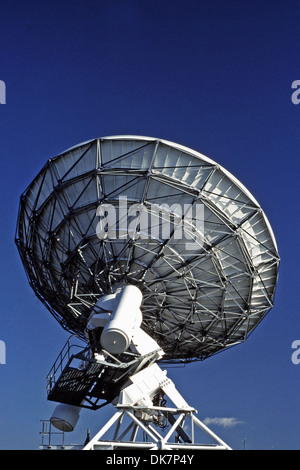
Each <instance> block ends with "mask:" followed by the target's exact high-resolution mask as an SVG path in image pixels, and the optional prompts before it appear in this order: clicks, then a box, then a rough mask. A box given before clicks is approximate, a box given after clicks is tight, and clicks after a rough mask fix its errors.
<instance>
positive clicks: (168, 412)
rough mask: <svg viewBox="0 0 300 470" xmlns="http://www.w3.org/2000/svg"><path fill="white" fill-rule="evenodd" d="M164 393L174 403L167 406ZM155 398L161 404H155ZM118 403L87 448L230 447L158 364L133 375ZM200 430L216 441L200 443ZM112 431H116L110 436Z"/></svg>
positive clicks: (159, 448) (179, 448)
mask: <svg viewBox="0 0 300 470" xmlns="http://www.w3.org/2000/svg"><path fill="white" fill-rule="evenodd" d="M164 397H166V398H167V399H169V400H170V401H171V403H172V405H173V406H166V403H167V400H166V399H165V398H164ZM155 400H157V401H158V405H154V403H155ZM115 407H116V408H117V411H116V413H115V414H114V415H113V416H112V418H111V419H109V421H108V422H107V423H106V424H105V425H104V426H103V427H102V429H100V431H99V432H98V433H97V434H96V435H95V436H94V438H92V439H91V440H90V441H89V442H88V443H87V444H86V446H85V447H84V449H83V450H120V449H133V448H134V449H148V450H175V449H176V450H183V449H184V450H187V449H193V450H207V449H209V450H230V447H229V446H228V445H227V444H226V443H225V442H224V441H223V440H222V439H221V438H219V437H218V436H217V435H216V434H215V433H214V432H212V431H211V430H210V429H209V428H208V427H207V426H206V425H205V424H204V423H202V422H201V421H200V420H199V419H198V418H197V417H196V416H195V413H196V410H195V409H193V408H191V407H190V406H189V405H188V404H187V402H186V401H185V400H184V399H183V397H182V396H181V394H180V393H179V392H178V391H177V389H176V387H175V385H174V383H173V382H172V380H170V379H169V378H168V377H167V376H166V371H162V370H161V369H160V367H159V366H158V365H157V364H152V365H150V366H149V367H147V368H146V369H143V370H141V371H139V372H138V373H136V374H134V375H132V376H131V377H130V378H129V381H128V385H127V386H126V387H125V388H123V390H122V391H121V393H120V395H119V397H118V401H117V403H115ZM126 418H127V419H126ZM114 426H115V427H114ZM196 430H197V431H199V430H200V431H201V432H202V433H203V432H204V434H206V435H207V436H209V438H210V441H212V443H209V444H207V443H206V444H200V443H198V442H197V438H198V433H196V432H195V431H196ZM110 431H113V433H112V434H111V437H110V438H109V432H110ZM105 437H106V439H105Z"/></svg>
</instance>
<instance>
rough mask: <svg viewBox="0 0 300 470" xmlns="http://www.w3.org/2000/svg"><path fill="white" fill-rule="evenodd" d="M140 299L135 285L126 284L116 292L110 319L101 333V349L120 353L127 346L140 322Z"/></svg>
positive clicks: (140, 295) (140, 294) (141, 297)
mask: <svg viewBox="0 0 300 470" xmlns="http://www.w3.org/2000/svg"><path fill="white" fill-rule="evenodd" d="M142 300H143V296H142V293H141V291H140V290H139V289H138V288H137V287H136V286H126V287H124V288H123V290H122V291H121V292H120V294H118V299H117V303H116V308H115V310H114V312H113V315H112V319H111V320H110V321H109V322H108V323H107V324H106V325H105V327H104V329H103V332H102V335H101V345H102V347H103V349H105V350H106V351H108V352H110V353H112V354H120V353H122V352H123V351H125V350H126V349H127V348H128V347H129V345H130V341H131V339H132V336H133V332H134V329H135V328H138V327H139V326H140V325H141V323H142V312H141V310H140V306H141V303H142Z"/></svg>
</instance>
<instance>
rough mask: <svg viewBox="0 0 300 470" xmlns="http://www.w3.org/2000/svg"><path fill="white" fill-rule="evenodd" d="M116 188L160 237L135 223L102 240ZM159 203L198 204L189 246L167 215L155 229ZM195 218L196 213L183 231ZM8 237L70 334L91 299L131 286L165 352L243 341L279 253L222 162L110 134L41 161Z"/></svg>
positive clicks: (202, 353) (262, 306)
mask: <svg viewBox="0 0 300 470" xmlns="http://www.w3.org/2000/svg"><path fill="white" fill-rule="evenodd" d="M124 196H126V199H127V203H128V206H129V207H132V206H133V204H137V203H139V204H140V208H141V210H142V211H144V214H147V216H148V217H149V220H150V219H151V217H152V220H154V219H155V217H156V219H155V220H156V223H157V225H158V228H159V229H160V231H159V234H160V235H159V236H157V237H155V238H149V237H145V236H144V235H143V233H142V232H141V225H140V224H139V223H135V226H134V233H131V236H127V237H125V236H123V237H117V238H114V239H110V238H109V237H102V238H101V237H99V233H97V224H98V223H99V216H98V215H97V210H98V208H99V206H101V205H103V204H110V205H112V206H115V207H116V206H117V204H118V202H119V201H120V198H122V197H123V198H124ZM163 203H164V204H165V205H169V207H171V206H173V205H174V204H177V207H181V208H182V210H184V207H185V206H184V205H185V204H188V205H190V206H195V205H196V204H202V205H203V206H204V233H203V243H201V244H199V246H197V247H196V249H194V250H193V251H187V250H186V249H185V246H186V245H185V243H186V241H187V240H186V239H184V238H182V239H177V238H176V237H175V231H176V223H177V222H176V220H175V217H173V218H172V217H171V218H170V224H171V226H170V228H171V231H170V235H169V236H168V237H165V238H164V237H163V236H162V234H161V231H162V230H161V229H162V225H163V214H162V213H161V214H160V215H159V217H158V216H157V212H156V211H154V209H153V208H154V207H157V205H158V206H160V205H162V204H163ZM183 213H184V212H182V214H183ZM197 227H198V225H197V220H196V218H194V219H193V221H192V223H191V227H190V229H191V233H196V232H197ZM120 228H121V218H119V219H118V220H117V221H116V223H115V227H114V229H115V230H116V231H118V230H119V229H120ZM16 243H17V246H18V249H19V252H20V255H21V258H22V261H23V264H24V267H25V271H26V273H27V275H28V278H29V282H30V284H31V286H32V288H33V290H34V291H35V293H36V295H37V296H38V298H39V299H40V300H41V301H42V302H43V303H44V304H45V305H46V307H47V308H48V309H49V310H50V312H51V313H52V314H53V315H54V317H55V318H56V319H57V320H58V321H59V322H60V324H61V325H62V326H63V327H64V328H65V329H67V330H68V331H71V332H74V333H76V334H78V335H82V336H83V331H84V328H85V326H86V322H87V318H88V317H89V314H90V312H91V310H92V308H93V306H94V305H95V302H96V301H97V299H98V298H99V297H101V296H102V295H105V294H109V293H112V292H114V289H115V286H116V285H120V284H128V283H129V284H134V285H137V286H138V287H139V288H140V289H141V291H142V293H143V298H144V301H143V305H142V312H143V324H142V328H143V329H144V330H145V331H146V332H147V333H148V334H149V335H150V336H152V337H153V338H154V339H155V340H156V341H157V342H158V344H159V346H160V347H162V348H163V350H164V352H165V359H169V360H186V361H191V360H203V359H205V358H207V357H209V356H211V355H213V354H215V353H217V352H219V351H221V350H223V349H224V348H227V347H229V346H232V345H233V344H237V343H240V342H241V341H244V340H245V339H246V338H247V337H248V335H249V334H250V333H251V332H252V331H253V330H254V328H255V327H256V326H257V325H258V324H259V322H260V321H261V320H262V319H263V318H264V316H265V315H266V314H267V312H268V311H269V310H270V308H272V306H273V299H274V295H275V286H276V282H277V274H278V266H279V256H278V252H277V247H276V242H275V238H274V235H273V233H272V230H271V228H270V225H269V223H268V221H267V219H266V217H265V214H264V213H263V211H262V209H261V207H260V206H259V204H258V203H257V201H256V200H255V199H254V198H253V196H252V195H251V194H250V193H249V192H248V191H247V190H246V188H244V187H243V186H242V184H241V183H239V182H238V181H237V180H236V179H235V178H234V177H233V176H232V175H231V174H230V173H228V172H227V171H226V170H225V169H223V168H222V167H221V166H220V165H218V164H216V163H215V162H213V161H212V160H210V159H208V158H207V157H205V156H203V155H202V154H200V153H198V152H195V151H193V150H191V149H187V148H186V147H182V146H179V145H177V144H174V143H172V142H167V141H163V140H159V139H153V138H146V137H138V136H116V137H107V138H101V139H95V140H92V141H89V142H87V143H83V144H80V145H78V146H76V147H74V148H72V149H69V150H67V151H66V152H64V153H63V154H61V155H58V156H57V157H55V158H53V159H50V160H49V161H48V162H47V164H46V165H45V166H44V168H43V169H42V170H41V171H40V173H39V174H38V175H37V177H36V178H35V179H34V180H33V182H32V183H31V184H30V186H29V187H28V188H27V190H26V191H25V192H24V194H23V195H22V196H21V201H20V208H19V215H18V224H17V231H16Z"/></svg>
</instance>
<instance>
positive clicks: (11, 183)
mask: <svg viewBox="0 0 300 470" xmlns="http://www.w3.org/2000/svg"><path fill="white" fill-rule="evenodd" d="M0 16H1V29H0V48H1V53H0V80H3V81H4V82H5V84H6V104H5V105H2V104H1V105H0V158H1V160H0V161H1V173H0V177H1V185H0V191H1V197H0V209H1V212H0V213H1V232H0V237H1V248H2V250H1V251H2V253H1V264H0V280H1V309H0V315H1V323H0V339H1V340H2V341H4V342H5V344H6V355H7V357H6V364H0V396H1V400H0V449H37V448H38V445H39V443H40V437H39V431H40V419H48V418H49V417H50V416H51V413H52V410H53V408H54V404H52V403H49V402H47V400H46V388H45V383H46V381H45V376H46V374H47V373H48V371H49V369H50V367H51V366H52V363H53V362H54V360H55V358H56V356H57V354H58V353H59V351H60V349H61V347H62V346H63V344H64V342H65V341H66V339H67V338H68V334H67V333H66V332H65V331H64V330H62V328H61V327H60V325H59V324H58V323H57V322H56V321H55V320H54V319H53V318H52V317H51V315H50V313H49V312H48V311H47V310H46V309H45V308H44V307H43V305H42V304H41V303H40V302H39V301H38V300H37V299H36V298H35V296H34V293H33V291H32V290H31V288H30V287H29V285H28V282H27V279H26V276H25V273H24V270H23V267H22V265H21V262H20V259H19V256H18V253H17V250H16V247H15V246H14V233H15V226H16V218H17V211H18V204H19V197H20V194H21V193H22V192H23V191H24V190H25V188H26V187H27V185H28V184H29V183H30V182H31V180H32V179H33V177H34V176H35V175H36V173H37V172H38V171H39V170H40V168H41V167H42V166H43V165H44V163H45V162H46V160H47V159H48V158H50V157H53V156H55V155H57V154H58V153H60V152H61V151H63V150H65V149H66V148H69V147H71V146H72V145H75V144H77V143H80V142H82V141H85V140H88V139H92V138H95V137H101V136H108V135H115V134H138V135H146V136H152V137H158V138H163V139H167V140H171V141H174V142H177V143H180V144H183V145H186V146H188V147H191V148H193V149H195V150H198V151H200V152H201V153H203V154H205V155H207V156H208V157H210V158H212V159H213V160H215V161H217V162H218V163H220V164H221V165H223V166H224V167H225V168H226V169H228V170H229V171H231V172H232V173H233V174H234V175H235V176H236V177H237V178H238V179H239V180H240V181H242V183H243V184H244V185H245V186H246V187H247V188H248V189H249V190H250V191H251V192H252V193H253V195H254V197H255V198H256V199H257V200H258V201H259V202H260V204H261V206H262V208H263V209H264V211H265V213H266V214H267V216H268V218H269V220H270V223H271V225H272V227H273V230H274V233H275V236H276V239H277V243H278V248H279V253H280V256H281V260H282V261H281V266H280V275H279V282H278V287H277V293H276V298H275V307H274V309H273V310H272V311H271V313H270V314H269V315H268V316H267V317H266V318H265V319H264V321H263V322H262V323H261V324H260V325H259V327H258V328H257V330H256V331H255V332H254V333H253V335H252V336H251V337H250V338H249V339H248V340H247V341H246V343H244V344H242V345H240V346H237V347H234V348H232V349H230V350H228V351H226V352H223V353H221V354H219V355H217V356H215V357H213V358H210V359H208V360H206V361H204V362H202V363H195V364H192V365H189V366H186V367H185V368H180V369H171V370H170V374H169V375H170V377H171V378H172V379H174V381H175V382H176V384H177V387H178V389H179V390H180V391H181V392H182V394H183V396H184V397H185V399H186V400H187V401H188V402H189V404H190V405H193V406H194V407H195V408H197V409H198V412H199V417H200V418H201V419H204V418H215V417H217V418H235V420H231V421H229V422H231V424H232V423H233V424H235V425H233V426H231V427H224V425H221V424H222V423H223V424H224V422H225V423H228V420H227V421H224V420H223V421H221V422H220V423H221V424H220V423H219V424H218V422H212V424H211V428H212V429H213V430H214V431H215V432H216V433H217V434H219V435H220V437H221V438H223V439H224V440H225V441H226V442H227V443H228V444H229V445H230V446H232V447H233V448H235V449H242V448H243V441H244V440H245V445H246V448H247V449H299V448H300V437H299V421H300V406H299V381H300V364H299V365H295V364H293V363H292V361H291V355H292V352H293V351H292V349H291V345H292V342H293V341H294V340H298V339H300V322H299V302H298V291H299V261H300V259H299V231H300V230H299V228H300V227H299V202H298V201H299V176H298V175H299V171H300V159H299V155H298V152H299V150H298V149H299V144H300V105H295V104H293V103H292V100H291V96H292V93H293V91H294V90H292V88H291V85H292V82H293V81H294V80H299V79H300V69H299V62H300V59H299V58H300V29H299V24H300V2H299V1H294V0H286V1H283V0H272V2H271V1H268V0H259V1H258V0H252V1H250V0H242V1H239V2H238V1H234V0H231V1H230V0H229V1H221V0H210V1H203V0H197V1H194V0H184V1H183V0H160V1H157V0H151V1H150V0H98V1H92V0H85V1H83V0H73V1H66V0H62V1H60V2H58V1H54V0H52V1H50V0H43V2H40V1H35V0H27V1H26V2H24V1H21V0H2V1H1V5H0ZM111 412H112V410H111V409H107V410H106V409H104V410H103V411H101V410H100V411H98V412H96V413H94V412H91V411H88V410H84V412H83V413H82V418H81V421H79V423H78V426H77V430H76V431H75V432H74V436H70V438H69V440H70V441H72V442H74V441H75V442H76V441H78V440H82V439H83V437H82V436H85V432H86V429H87V427H90V428H91V433H92V434H93V433H96V431H97V430H98V427H99V426H101V423H103V422H104V420H105V419H106V417H107V416H108V415H110V413H111Z"/></svg>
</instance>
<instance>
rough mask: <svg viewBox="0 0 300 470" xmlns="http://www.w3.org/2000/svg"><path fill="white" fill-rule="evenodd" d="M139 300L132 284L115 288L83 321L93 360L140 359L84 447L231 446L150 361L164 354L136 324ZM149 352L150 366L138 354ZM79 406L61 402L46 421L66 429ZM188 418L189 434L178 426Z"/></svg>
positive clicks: (139, 316)
mask: <svg viewBox="0 0 300 470" xmlns="http://www.w3.org/2000/svg"><path fill="white" fill-rule="evenodd" d="M142 299H143V298H142V293H141V291H140V290H139V289H138V288H137V287H136V286H133V285H127V286H123V287H120V288H119V289H117V291H116V292H115V293H114V294H111V295H107V296H104V297H102V298H101V299H100V300H99V301H98V302H97V305H96V307H95V309H94V310H93V312H92V314H91V316H90V319H89V321H88V324H87V329H86V334H87V337H88V338H90V340H93V341H96V342H98V351H95V352H94V358H95V361H96V362H98V363H100V364H101V363H102V362H103V361H105V357H107V355H112V354H122V353H123V352H124V351H127V350H129V351H131V352H133V353H135V354H138V355H139V356H141V361H140V363H139V365H138V367H137V368H135V369H134V370H131V371H129V372H128V375H127V377H126V379H125V382H124V383H123V386H122V387H121V388H120V389H119V391H118V392H117V393H116V396H115V398H114V399H113V400H112V404H113V405H114V406H115V408H116V409H117V411H116V413H115V414H114V416H113V417H112V418H111V419H110V420H109V421H108V422H107V423H106V424H105V425H104V426H103V427H102V428H101V429H100V431H99V432H98V433H97V434H96V436H95V437H94V438H93V439H92V440H91V441H90V442H89V443H88V444H87V445H86V446H85V447H84V450H100V449H102V450H106V449H116V448H117V449H121V448H126V449H129V448H142V449H186V448H193V449H200V448H201V449H230V448H229V446H228V445H227V444H225V443H224V442H223V441H222V440H221V439H220V438H219V437H218V436H216V435H215V434H214V433H213V432H212V431H211V430H210V429H209V428H207V426H205V425H204V423H202V422H201V421H200V420H199V419H198V418H197V417H196V416H195V413H196V410H195V409H194V408H191V407H190V406H189V405H188V404H187V402H186V401H185V400H184V399H183V397H182V396H181V395H180V393H179V392H178V391H177V389H176V388H175V385H174V383H173V382H172V381H171V380H170V379H169V378H168V377H167V375H166V371H163V370H162V369H161V368H160V367H159V366H158V364H157V363H156V362H154V361H156V360H159V359H161V358H162V357H163V355H164V353H163V351H162V349H160V348H159V346H158V344H157V343H156V341H155V340H154V339H153V338H151V337H150V336H149V335H148V334H147V333H145V332H144V331H143V330H142V329H141V328H140V325H141V323H142V314H141V311H140V306H141V303H142ZM99 331H101V335H100V337H99ZM97 335H98V336H97ZM94 345H95V343H94ZM100 348H101V349H100ZM150 354H152V355H153V361H152V362H151V363H150V364H149V363H146V362H144V360H143V359H142V358H143V357H147V356H149V355H150ZM118 357H121V356H118ZM165 396H166V397H168V398H169V400H170V401H171V402H172V404H173V406H172V407H169V406H164V405H165V404H166V403H167V401H166V400H165V399H164V397H165ZM112 398H113V397H112ZM79 410H80V408H79V407H78V406H73V405H69V404H63V405H61V404H60V405H58V406H57V407H56V409H55V411H54V413H53V415H52V418H51V420H50V421H51V423H52V424H53V425H54V426H55V427H57V428H58V429H60V430H62V429H63V430H64V431H67V432H68V431H71V430H73V429H74V427H75V426H76V423H77V421H78V418H79ZM128 418H129V424H128V423H127V421H128ZM188 421H189V424H190V432H191V436H189V435H188V434H187V432H186V430H185V429H184V428H183V426H185V427H186V426H187V422H188ZM114 425H115V429H114V431H113V434H112V435H111V437H110V438H107V439H103V438H104V436H105V435H107V434H108V433H109V432H111V431H112V428H113V426H114ZM124 425H125V426H124ZM167 426H170V429H169V430H168V431H167V432H166V434H165V435H163V434H161V433H160V432H158V430H157V428H160V429H161V428H163V429H164V428H166V427H167ZM195 427H197V428H200V429H202V431H205V433H206V434H208V435H209V436H210V437H211V438H213V440H214V441H215V444H214V445H201V444H197V443H195ZM155 428H156V429H155ZM129 432H130V437H129V439H128V437H127V436H128V433H129ZM141 432H142V433H143V439H142V441H141V440H138V439H139V438H140V433H141ZM175 433H176V438H175V442H173V443H171V442H170V439H171V437H173V435H174V434H175ZM126 437H127V440H125V438H126Z"/></svg>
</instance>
